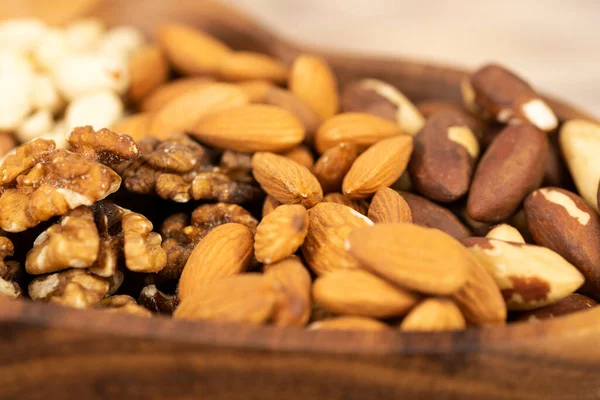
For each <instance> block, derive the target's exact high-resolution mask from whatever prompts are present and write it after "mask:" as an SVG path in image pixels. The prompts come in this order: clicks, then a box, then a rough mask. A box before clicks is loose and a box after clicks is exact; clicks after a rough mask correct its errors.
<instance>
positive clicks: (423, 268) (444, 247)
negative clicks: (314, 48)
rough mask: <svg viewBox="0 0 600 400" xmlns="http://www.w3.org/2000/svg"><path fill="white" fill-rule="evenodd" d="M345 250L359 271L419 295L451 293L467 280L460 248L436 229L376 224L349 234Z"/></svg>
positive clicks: (462, 253) (409, 225)
mask: <svg viewBox="0 0 600 400" xmlns="http://www.w3.org/2000/svg"><path fill="white" fill-rule="evenodd" d="M309 235H310V228H309ZM425 249H426V250H425ZM346 250H347V251H348V252H349V253H350V255H351V256H352V257H354V258H355V259H356V260H357V261H358V262H359V263H360V266H361V267H362V268H364V269H366V270H369V271H371V272H372V273H374V274H375V275H378V276H380V277H382V278H384V279H386V280H387V281H390V282H391V283H393V284H395V285H398V286H401V287H404V288H407V289H411V290H416V291H419V292H423V293H430V294H440V295H445V294H452V293H455V292H456V291H457V290H459V289H460V288H461V287H462V286H463V285H464V284H465V282H466V280H467V277H468V268H469V260H468V258H467V256H466V255H465V252H464V248H463V247H462V245H461V244H460V243H459V242H458V241H457V240H456V239H454V238H452V237H451V236H450V235H448V234H446V233H444V232H442V231H440V230H437V229H430V228H424V227H421V226H417V225H413V224H377V225H374V226H370V227H365V228H360V229H356V230H354V231H353V232H351V233H350V235H349V236H348V240H347V241H346Z"/></svg>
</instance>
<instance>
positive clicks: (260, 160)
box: [252, 153, 323, 208]
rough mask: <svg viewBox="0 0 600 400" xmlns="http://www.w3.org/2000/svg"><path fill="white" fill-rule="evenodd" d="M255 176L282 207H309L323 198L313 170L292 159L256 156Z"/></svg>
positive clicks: (265, 155) (253, 158)
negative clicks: (299, 205)
mask: <svg viewBox="0 0 600 400" xmlns="http://www.w3.org/2000/svg"><path fill="white" fill-rule="evenodd" d="M252 173H253V175H254V178H255V179H256V180H257V181H258V183H259V184H260V186H261V187H262V188H263V190H264V191H265V192H267V194H269V195H271V196H273V197H274V198H276V199H277V200H278V201H280V202H281V203H283V204H301V205H303V206H304V207H306V208H310V207H312V206H314V205H315V204H317V203H318V202H320V201H321V200H322V199H323V191H322V190H321V185H319V181H317V178H315V177H314V175H313V174H312V173H311V172H310V170H309V169H308V168H306V167H304V166H302V165H300V164H298V163H297V162H295V161H293V160H290V159H289V158H286V157H283V156H279V155H277V154H273V153H256V154H254V157H252Z"/></svg>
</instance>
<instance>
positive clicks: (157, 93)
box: [139, 77, 214, 111]
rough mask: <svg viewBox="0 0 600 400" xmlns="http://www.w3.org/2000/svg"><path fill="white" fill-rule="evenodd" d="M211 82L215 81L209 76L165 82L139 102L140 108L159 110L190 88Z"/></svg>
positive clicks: (143, 109)
mask: <svg viewBox="0 0 600 400" xmlns="http://www.w3.org/2000/svg"><path fill="white" fill-rule="evenodd" d="M209 83H214V81H213V79H212V78H208V77H191V78H180V79H177V80H174V81H170V82H167V83H164V84H162V85H160V86H158V87H157V88H155V89H154V90H153V91H152V92H150V94H148V95H147V96H146V97H144V98H143V99H142V101H141V102H140V104H139V107H140V110H141V111H158V110H160V109H161V108H163V107H164V106H166V105H167V104H168V103H169V102H170V101H171V100H173V99H174V98H176V97H179V96H180V95H182V94H183V93H185V92H187V91H188V90H193V89H196V88H198V87H202V86H203V85H206V84H209Z"/></svg>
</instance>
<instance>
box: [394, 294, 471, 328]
mask: <svg viewBox="0 0 600 400" xmlns="http://www.w3.org/2000/svg"><path fill="white" fill-rule="evenodd" d="M466 327H467V324H466V322H465V318H464V317H463V315H462V313H461V312H460V309H459V308H458V307H457V305H456V304H454V302H452V300H449V299H444V298H431V299H426V300H423V301H422V302H421V303H419V304H418V305H417V306H416V307H415V308H413V309H412V311H411V312H410V313H408V315H407V316H406V317H404V320H403V321H402V324H401V325H400V330H402V331H423V332H433V331H460V330H463V329H465V328H466Z"/></svg>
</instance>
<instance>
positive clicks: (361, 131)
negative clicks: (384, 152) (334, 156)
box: [315, 113, 402, 153]
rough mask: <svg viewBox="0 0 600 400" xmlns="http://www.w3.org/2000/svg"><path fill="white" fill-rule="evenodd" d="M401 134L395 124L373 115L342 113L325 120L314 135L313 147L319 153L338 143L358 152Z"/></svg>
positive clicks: (400, 129) (400, 130)
mask: <svg viewBox="0 0 600 400" xmlns="http://www.w3.org/2000/svg"><path fill="white" fill-rule="evenodd" d="M401 134H402V128H400V126H398V125H397V124H395V123H393V122H391V121H388V120H386V119H383V118H379V117H377V116H375V115H371V114H365V113H343V114H338V115H336V116H335V117H331V118H329V119H327V120H325V121H324V122H323V123H322V124H321V126H319V129H317V133H316V135H315V146H316V148H317V151H318V152H319V153H324V152H325V151H326V150H327V149H330V148H332V147H335V146H337V145H338V144H340V143H352V144H355V145H356V146H358V149H359V151H362V150H364V149H366V148H367V147H369V146H371V145H372V144H374V143H377V142H378V141H380V140H381V139H385V138H389V137H391V136H398V135H401Z"/></svg>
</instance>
